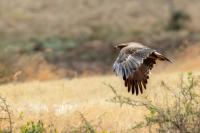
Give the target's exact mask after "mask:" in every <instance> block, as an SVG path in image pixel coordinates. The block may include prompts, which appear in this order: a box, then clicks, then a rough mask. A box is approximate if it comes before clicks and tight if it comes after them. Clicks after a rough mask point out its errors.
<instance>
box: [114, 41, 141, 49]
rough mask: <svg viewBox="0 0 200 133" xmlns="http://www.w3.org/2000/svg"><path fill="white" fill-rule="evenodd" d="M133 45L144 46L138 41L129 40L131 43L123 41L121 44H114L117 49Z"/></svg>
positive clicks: (134, 46) (136, 46)
mask: <svg viewBox="0 0 200 133" xmlns="http://www.w3.org/2000/svg"><path fill="white" fill-rule="evenodd" d="M127 46H129V47H132V48H140V47H144V46H143V45H142V44H140V43H137V42H129V43H121V44H117V45H115V46H114V48H115V49H119V50H121V49H123V48H124V47H127Z"/></svg>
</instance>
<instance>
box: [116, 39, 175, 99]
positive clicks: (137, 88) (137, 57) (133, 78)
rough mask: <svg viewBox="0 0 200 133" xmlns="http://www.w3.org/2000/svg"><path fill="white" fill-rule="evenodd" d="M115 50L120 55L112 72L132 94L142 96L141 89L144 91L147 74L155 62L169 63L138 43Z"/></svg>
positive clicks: (127, 44)
mask: <svg viewBox="0 0 200 133" xmlns="http://www.w3.org/2000/svg"><path fill="white" fill-rule="evenodd" d="M115 48H116V49H120V53H119V56H118V57H117V59H116V61H115V62H114V64H113V71H114V72H115V73H116V75H119V76H122V77H123V80H124V82H125V86H126V87H128V92H130V91H131V92H132V94H136V95H138V94H139V92H140V93H141V94H142V93H143V88H144V89H146V84H147V80H148V79H149V72H150V70H151V69H152V68H153V65H154V64H156V60H161V61H169V62H171V61H170V60H169V59H168V58H166V57H165V56H164V55H162V54H160V53H158V52H157V51H156V50H154V49H151V48H149V47H147V46H144V45H142V44H140V43H136V42H129V43H123V44H118V45H116V46H115Z"/></svg>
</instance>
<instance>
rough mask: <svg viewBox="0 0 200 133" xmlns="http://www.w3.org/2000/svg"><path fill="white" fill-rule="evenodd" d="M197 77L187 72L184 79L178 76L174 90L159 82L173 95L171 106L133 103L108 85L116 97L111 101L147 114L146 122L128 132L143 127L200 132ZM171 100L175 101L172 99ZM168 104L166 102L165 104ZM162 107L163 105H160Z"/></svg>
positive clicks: (199, 97)
mask: <svg viewBox="0 0 200 133" xmlns="http://www.w3.org/2000/svg"><path fill="white" fill-rule="evenodd" d="M199 82H200V78H199V77H198V76H194V75H193V74H192V73H188V74H187V76H186V77H184V76H181V79H180V83H179V84H178V85H177V88H172V87H170V86H168V85H167V84H166V83H165V82H163V81H162V82H161V86H162V88H163V89H166V90H168V91H169V94H172V98H170V100H171V101H170V102H172V104H170V105H166V106H165V104H163V103H164V102H163V103H162V104H159V105H157V104H155V103H153V102H152V101H150V100H146V101H144V100H135V99H132V98H129V97H124V96H121V95H119V94H118V93H117V92H116V90H115V89H114V87H112V86H111V85H109V87H110V88H111V89H112V90H113V92H114V94H115V96H114V97H113V98H112V99H111V101H112V102H115V103H119V104H120V105H121V106H122V105H123V104H127V105H130V106H133V107H137V106H143V107H145V108H146V109H147V110H148V111H149V112H150V113H149V114H148V115H146V116H145V121H143V122H140V123H137V124H136V125H135V126H133V128H132V129H131V130H135V129H138V128H142V127H149V132H151V131H152V127H154V129H155V128H156V130H157V131H158V132H160V133H166V132H168V133H199V131H200V95H199V92H200V91H199V88H200V84H199ZM173 99H174V100H173ZM168 103H169V101H168ZM163 105H164V106H163Z"/></svg>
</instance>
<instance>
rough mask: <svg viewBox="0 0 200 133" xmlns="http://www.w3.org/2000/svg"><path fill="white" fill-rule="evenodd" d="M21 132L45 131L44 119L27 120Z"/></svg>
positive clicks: (35, 132) (34, 132) (36, 132)
mask: <svg viewBox="0 0 200 133" xmlns="http://www.w3.org/2000/svg"><path fill="white" fill-rule="evenodd" d="M20 131H21V133H44V132H45V128H44V124H43V122H42V121H38V122H37V123H35V122H33V121H32V122H27V123H26V124H25V125H23V126H22V127H21V128H20Z"/></svg>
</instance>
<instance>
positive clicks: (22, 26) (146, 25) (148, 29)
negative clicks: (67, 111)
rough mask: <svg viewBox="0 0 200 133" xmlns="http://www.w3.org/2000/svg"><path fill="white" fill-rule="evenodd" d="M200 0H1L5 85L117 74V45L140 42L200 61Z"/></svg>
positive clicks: (181, 66)
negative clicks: (28, 81) (114, 48)
mask: <svg viewBox="0 0 200 133" xmlns="http://www.w3.org/2000/svg"><path fill="white" fill-rule="evenodd" d="M199 9H200V1H199V0H39V1H35V0H14V1H13V0H0V83H8V82H11V81H27V80H49V79H59V78H73V77H79V76H90V75H96V74H110V73H112V63H113V62H114V60H115V58H116V56H117V54H118V52H117V51H114V50H113V48H112V46H113V45H115V44H118V43H123V42H129V41H138V42H141V43H144V44H145V45H147V46H150V47H152V48H155V49H157V50H159V51H161V52H162V53H164V54H165V55H167V56H168V57H169V58H171V59H172V60H173V61H176V63H175V64H174V66H173V67H171V68H170V69H171V70H174V69H176V70H180V71H185V70H194V69H198V67H199V65H200V26H199V24H200V13H199Z"/></svg>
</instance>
